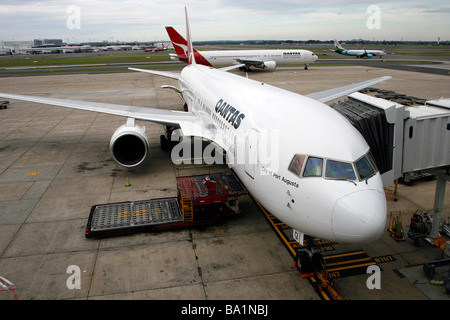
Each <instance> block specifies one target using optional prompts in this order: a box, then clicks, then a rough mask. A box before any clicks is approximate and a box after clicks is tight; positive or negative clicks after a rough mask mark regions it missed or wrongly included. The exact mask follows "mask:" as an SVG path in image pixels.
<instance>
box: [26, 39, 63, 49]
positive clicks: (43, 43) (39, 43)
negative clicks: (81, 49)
mask: <svg viewBox="0 0 450 320" xmlns="http://www.w3.org/2000/svg"><path fill="white" fill-rule="evenodd" d="M63 45H64V42H63V40H62V39H44V40H41V39H34V40H33V47H35V48H39V47H62V46H63Z"/></svg>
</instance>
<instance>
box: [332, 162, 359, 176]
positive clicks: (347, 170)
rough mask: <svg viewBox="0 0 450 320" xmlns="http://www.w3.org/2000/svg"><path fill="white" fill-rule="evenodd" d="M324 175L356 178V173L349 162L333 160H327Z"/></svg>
mask: <svg viewBox="0 0 450 320" xmlns="http://www.w3.org/2000/svg"><path fill="white" fill-rule="evenodd" d="M325 176H326V177H327V178H331V179H346V180H356V175H355V172H354V171H353V166H352V164H351V163H348V162H340V161H334V160H328V161H327V168H326V171H325Z"/></svg>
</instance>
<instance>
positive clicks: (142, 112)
mask: <svg viewBox="0 0 450 320" xmlns="http://www.w3.org/2000/svg"><path fill="white" fill-rule="evenodd" d="M0 97H4V98H7V99H17V100H24V101H31V102H37V103H44V104H50V105H54V106H60V107H66V108H72V109H79V110H85V111H94V112H100V113H107V114H112V115H117V116H123V117H129V118H134V119H137V120H147V121H151V122H155V123H159V124H163V125H167V126H173V127H177V128H181V130H183V133H184V135H187V136H189V135H193V131H194V130H195V128H194V127H195V122H197V121H199V120H200V118H199V117H198V116H197V115H196V114H195V113H192V112H185V111H176V110H166V109H155V108H145V107H135V106H126V105H119V104H111V103H101V102H90V101H78V100H66V99H55V98H45V97H36V96H27V95H17V94H8V93H0Z"/></svg>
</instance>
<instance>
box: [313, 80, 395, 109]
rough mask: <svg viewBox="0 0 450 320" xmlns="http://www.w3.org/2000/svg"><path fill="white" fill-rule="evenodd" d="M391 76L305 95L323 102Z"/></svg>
mask: <svg viewBox="0 0 450 320" xmlns="http://www.w3.org/2000/svg"><path fill="white" fill-rule="evenodd" d="M391 78H392V77H390V76H384V77H380V78H376V79H372V80H367V81H363V82H359V83H352V84H350V85H347V86H343V87H339V88H334V89H330V90H325V91H320V92H315V93H311V94H308V95H306V96H307V97H309V98H312V99H314V100H317V101H320V102H323V103H325V102H328V101H331V100H334V99H337V98H340V97H343V96H346V95H349V94H350V93H353V92H356V91H359V90H361V89H364V88H367V87H371V86H373V85H375V84H377V83H380V82H383V81H386V80H389V79H391Z"/></svg>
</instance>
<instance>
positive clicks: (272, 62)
mask: <svg viewBox="0 0 450 320" xmlns="http://www.w3.org/2000/svg"><path fill="white" fill-rule="evenodd" d="M166 30H167V33H168V34H169V37H170V40H171V41H172V44H173V47H174V48H175V52H176V54H170V58H171V59H172V60H180V61H183V62H187V41H186V40H185V39H184V38H183V37H182V36H181V35H180V34H179V33H178V32H177V31H176V30H175V29H174V28H173V27H166ZM194 54H195V60H196V61H197V63H199V64H203V65H205V66H210V67H223V66H230V65H235V64H243V65H244V66H242V67H241V68H242V69H243V70H246V71H249V70H250V67H253V68H259V69H264V70H275V68H276V67H277V65H279V64H291V65H292V64H304V65H305V69H308V65H309V64H310V63H313V62H315V61H316V60H317V59H318V57H317V55H315V54H314V53H313V52H311V51H309V50H301V49H292V50H214V51H201V52H199V51H197V50H196V49H194Z"/></svg>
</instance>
